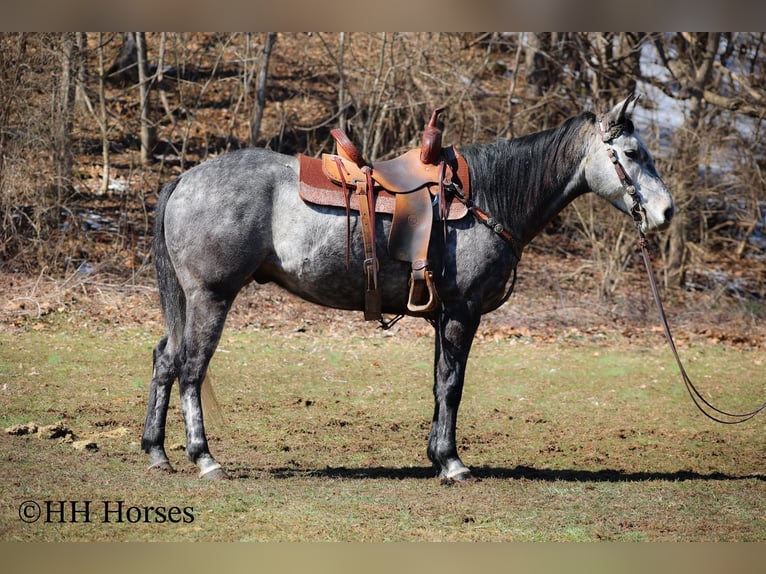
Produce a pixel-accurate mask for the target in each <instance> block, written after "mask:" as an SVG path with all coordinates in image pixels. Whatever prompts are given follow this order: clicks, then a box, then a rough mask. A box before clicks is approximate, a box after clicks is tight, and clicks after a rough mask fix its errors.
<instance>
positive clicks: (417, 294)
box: [407, 263, 439, 313]
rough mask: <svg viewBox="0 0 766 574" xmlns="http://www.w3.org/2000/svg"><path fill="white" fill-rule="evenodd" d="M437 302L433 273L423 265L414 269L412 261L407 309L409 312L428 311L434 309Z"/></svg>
mask: <svg viewBox="0 0 766 574" xmlns="http://www.w3.org/2000/svg"><path fill="white" fill-rule="evenodd" d="M438 303H439V297H438V296H437V294H436V288H435V287H434V274H433V273H432V272H431V271H429V270H428V269H427V268H426V267H425V265H423V266H422V267H420V268H418V269H415V263H413V270H412V275H411V276H410V295H409V297H408V298H407V310H408V311H410V312H411V313H430V312H431V311H433V310H434V309H436V306H437V305H438Z"/></svg>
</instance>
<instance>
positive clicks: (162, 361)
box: [141, 336, 177, 472]
mask: <svg viewBox="0 0 766 574" xmlns="http://www.w3.org/2000/svg"><path fill="white" fill-rule="evenodd" d="M174 363H175V352H174V348H173V345H170V346H168V337H167V336H166V337H163V338H162V340H161V341H160V342H159V344H158V345H157V346H156V347H155V349H154V361H153V365H154V370H153V372H152V382H151V387H150V388H149V405H148V407H147V409H146V422H145V423H144V433H143V436H142V438H141V448H142V449H143V450H144V452H147V453H148V454H149V457H150V459H149V460H150V462H149V470H152V471H165V472H175V470H174V469H173V467H172V466H171V464H170V461H169V460H168V456H167V454H165V420H166V418H167V414H168V403H169V402H170V390H171V388H172V386H173V381H174V380H175V378H176V373H177V371H176V367H175V364H174Z"/></svg>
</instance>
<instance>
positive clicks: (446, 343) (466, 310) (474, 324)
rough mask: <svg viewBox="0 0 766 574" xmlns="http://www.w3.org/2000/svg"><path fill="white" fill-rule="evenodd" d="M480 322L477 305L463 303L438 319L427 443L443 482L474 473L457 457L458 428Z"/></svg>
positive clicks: (445, 310) (430, 456)
mask: <svg viewBox="0 0 766 574" xmlns="http://www.w3.org/2000/svg"><path fill="white" fill-rule="evenodd" d="M480 318H481V313H480V311H479V308H478V305H475V304H471V303H466V302H464V303H461V304H460V305H455V306H449V307H446V308H442V309H441V311H440V313H439V316H438V317H437V319H436V324H435V330H436V349H435V357H434V400H435V406H434V418H433V422H432V423H431V434H430V436H429V439H428V458H429V459H431V462H432V463H433V464H434V467H435V468H436V470H437V472H438V473H439V477H440V478H445V479H450V480H468V479H470V478H471V471H470V470H469V469H468V467H466V466H465V465H464V464H463V461H461V460H460V457H459V456H458V454H457V444H456V442H455V428H456V426H457V412H458V408H459V407H460V399H461V398H462V395H463V382H464V380H465V369H466V363H467V362H468V353H469V352H470V350H471V344H472V343H473V337H474V335H475V333H476V329H477V328H478V326H479V321H480Z"/></svg>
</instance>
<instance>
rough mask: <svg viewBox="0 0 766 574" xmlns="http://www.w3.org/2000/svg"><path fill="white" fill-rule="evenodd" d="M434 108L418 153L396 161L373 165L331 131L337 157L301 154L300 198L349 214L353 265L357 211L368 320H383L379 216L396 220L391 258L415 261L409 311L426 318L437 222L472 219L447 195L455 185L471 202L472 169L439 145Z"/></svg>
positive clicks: (431, 299)
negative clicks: (432, 241) (377, 237)
mask: <svg viewBox="0 0 766 574" xmlns="http://www.w3.org/2000/svg"><path fill="white" fill-rule="evenodd" d="M443 109H444V108H437V109H436V110H434V112H433V114H432V116H431V120H430V122H429V124H428V125H427V126H426V129H425V131H424V134H423V139H422V143H421V147H420V148H416V149H412V150H409V151H407V152H405V153H404V154H402V155H401V156H399V157H396V158H394V159H390V160H385V161H380V162H375V163H369V162H366V161H364V159H363V158H362V155H361V154H360V153H359V151H358V150H357V148H356V146H354V144H353V143H352V142H351V141H350V140H349V138H348V136H346V134H345V133H344V132H343V131H342V130H332V131H331V133H332V135H333V137H334V138H335V140H336V143H337V152H338V153H337V154H323V155H322V157H321V159H314V158H310V157H307V156H305V155H302V154H301V155H300V156H299V160H300V178H299V179H300V185H299V190H300V196H301V198H302V199H303V200H304V201H305V202H307V203H310V204H314V205H322V206H329V207H338V208H345V209H346V215H347V218H349V219H348V230H349V231H348V233H349V235H348V237H347V239H348V247H347V263H348V258H349V251H350V211H352V210H353V211H358V212H359V217H360V221H361V224H362V225H361V227H362V239H363V242H364V250H365V261H364V273H365V276H366V278H367V288H366V293H365V315H364V316H365V319H367V320H378V321H381V303H380V287H379V285H378V276H377V275H378V261H377V256H376V245H375V214H376V213H383V214H391V215H392V216H393V218H392V224H391V231H390V234H389V238H388V252H389V254H390V255H391V257H393V258H395V259H398V260H401V261H407V262H410V263H411V266H412V271H411V276H410V292H409V297H408V302H407V310H408V311H409V312H410V313H411V314H414V315H423V316H428V315H429V314H430V313H431V312H432V311H433V310H434V309H435V308H436V306H437V305H438V301H439V300H438V296H437V294H436V290H435V288H434V284H433V273H432V271H431V270H430V268H429V261H428V249H429V242H430V237H431V228H432V226H433V221H434V218H435V217H436V218H437V219H441V220H442V221H443V222H445V221H447V220H455V219H461V218H462V217H465V215H466V214H467V213H468V209H467V208H466V206H465V204H464V203H463V202H460V201H457V200H456V199H455V198H454V197H449V198H447V197H446V193H445V186H449V185H450V184H452V183H454V184H456V185H458V186H459V187H460V188H461V189H462V190H463V193H464V194H465V195H466V197H467V196H468V193H469V189H468V182H469V174H468V166H467V164H466V162H465V160H464V159H463V157H462V156H461V155H460V153H459V152H458V151H457V149H455V148H454V147H447V148H442V147H441V130H440V129H439V128H438V126H437V125H436V118H437V116H438V114H439V113H440V112H441V111H443Z"/></svg>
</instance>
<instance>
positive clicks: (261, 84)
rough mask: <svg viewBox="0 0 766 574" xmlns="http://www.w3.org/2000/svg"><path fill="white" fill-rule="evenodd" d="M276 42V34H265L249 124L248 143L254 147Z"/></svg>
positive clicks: (264, 106)
mask: <svg viewBox="0 0 766 574" xmlns="http://www.w3.org/2000/svg"><path fill="white" fill-rule="evenodd" d="M276 41H277V33H276V32H268V33H267V34H266V42H265V43H264V45H263V54H262V58H263V59H262V60H261V69H260V71H259V72H258V87H257V88H256V92H255V106H254V107H253V121H252V123H251V124H250V143H251V144H252V145H256V142H257V141H258V135H259V134H260V131H261V121H262V120H263V111H264V109H265V108H266V86H267V83H268V74H269V61H270V60H271V50H272V49H273V48H274V43H275V42H276Z"/></svg>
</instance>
